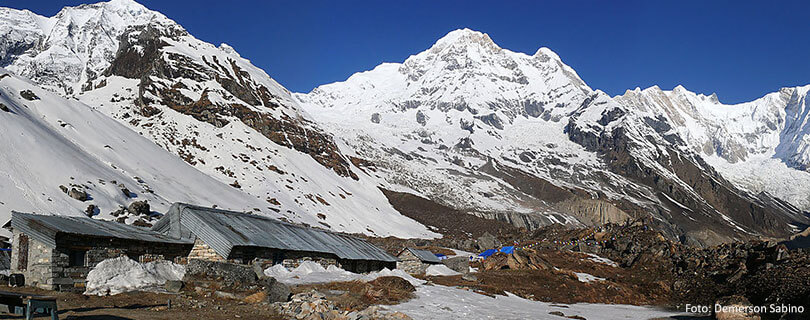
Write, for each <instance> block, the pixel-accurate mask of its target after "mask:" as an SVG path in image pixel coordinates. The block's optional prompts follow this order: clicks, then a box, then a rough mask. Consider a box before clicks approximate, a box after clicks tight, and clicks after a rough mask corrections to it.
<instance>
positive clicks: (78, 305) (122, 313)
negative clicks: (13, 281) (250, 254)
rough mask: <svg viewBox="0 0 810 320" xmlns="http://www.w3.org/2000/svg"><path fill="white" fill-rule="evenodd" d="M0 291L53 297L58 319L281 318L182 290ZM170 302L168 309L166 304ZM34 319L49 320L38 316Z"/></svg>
mask: <svg viewBox="0 0 810 320" xmlns="http://www.w3.org/2000/svg"><path fill="white" fill-rule="evenodd" d="M0 290H3V291H12V292H25V293H36V294H43V295H50V296H56V297H57V298H58V300H57V304H58V308H59V319H76V320H79V319H82V320H91V319H92V320H101V319H104V320H127V319H138V320H175V319H212V320H220V319H221V320H232V319H284V318H282V317H280V316H277V315H276V314H275V313H274V312H273V311H272V310H271V308H270V305H269V304H263V303H255V304H250V303H246V302H243V301H236V300H231V299H227V298H217V297H215V296H213V295H206V294H199V293H197V292H194V291H193V290H191V291H184V292H181V293H180V294H163V293H149V292H131V293H122V294H118V295H114V296H105V297H98V296H85V295H82V294H78V293H67V292H53V291H46V290H41V289H37V288H29V287H24V288H12V287H7V286H5V285H0ZM169 301H171V308H169V307H168V303H169ZM0 319H24V317H23V316H16V315H10V314H0ZM36 319H50V317H45V316H44V315H40V316H38V317H36Z"/></svg>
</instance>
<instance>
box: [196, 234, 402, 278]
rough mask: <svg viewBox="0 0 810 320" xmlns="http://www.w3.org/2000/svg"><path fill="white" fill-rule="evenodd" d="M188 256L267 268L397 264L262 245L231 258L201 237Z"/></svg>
mask: <svg viewBox="0 0 810 320" xmlns="http://www.w3.org/2000/svg"><path fill="white" fill-rule="evenodd" d="M188 258H189V259H199V260H207V261H217V262H231V263H240V264H250V263H254V262H259V263H260V264H261V265H262V267H263V268H266V267H268V266H272V265H276V264H281V265H283V266H284V267H285V268H287V269H290V270H292V269H295V268H297V267H298V266H300V265H301V264H302V263H304V262H305V261H312V262H315V263H317V264H320V265H321V266H323V267H324V268H327V267H329V266H337V267H340V268H343V269H345V270H348V271H352V272H357V273H363V272H370V271H378V270H382V269H383V268H389V269H393V268H395V267H396V264H395V263H393V262H390V263H388V262H383V261H366V260H346V259H339V258H338V257H337V256H335V255H333V254H328V253H318V252H306V251H286V250H277V249H270V248H261V247H234V248H233V249H232V250H231V254H230V256H228V259H224V258H223V257H222V256H220V255H219V254H217V253H216V251H214V250H213V249H211V247H210V246H208V245H207V244H205V243H204V242H202V241H201V240H200V239H197V240H196V241H195V243H194V248H193V249H192V250H191V253H190V254H189V256H188Z"/></svg>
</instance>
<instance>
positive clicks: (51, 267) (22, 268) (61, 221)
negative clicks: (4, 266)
mask: <svg viewBox="0 0 810 320" xmlns="http://www.w3.org/2000/svg"><path fill="white" fill-rule="evenodd" d="M7 227H9V228H10V229H11V231H12V234H13V238H12V248H13V250H12V254H11V273H20V274H23V275H24V276H25V283H26V285H31V286H36V287H40V288H43V289H47V290H60V291H84V284H85V281H86V278H87V273H88V272H90V270H91V269H92V268H93V267H95V266H96V265H97V264H98V263H99V262H101V261H104V260H105V259H110V258H116V257H120V256H128V257H129V258H131V259H133V260H136V261H140V262H146V261H152V260H160V259H167V260H172V259H175V258H182V257H186V256H188V254H189V252H190V251H191V248H192V246H193V244H194V242H193V241H189V240H187V239H179V238H171V237H168V236H166V235H163V234H160V233H157V232H154V231H151V230H149V229H145V228H140V227H135V226H131V225H127V224H123V223H118V222H113V221H104V220H95V219H92V218H87V217H74V216H49V215H38V214H26V213H20V212H12V213H11V221H10V225H7Z"/></svg>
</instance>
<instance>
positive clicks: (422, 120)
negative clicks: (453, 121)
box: [416, 111, 428, 127]
mask: <svg viewBox="0 0 810 320" xmlns="http://www.w3.org/2000/svg"><path fill="white" fill-rule="evenodd" d="M427 119H428V117H427V116H426V115H425V114H424V113H422V111H417V112H416V123H418V124H420V125H422V126H423V127H424V126H425V125H426V124H427Z"/></svg>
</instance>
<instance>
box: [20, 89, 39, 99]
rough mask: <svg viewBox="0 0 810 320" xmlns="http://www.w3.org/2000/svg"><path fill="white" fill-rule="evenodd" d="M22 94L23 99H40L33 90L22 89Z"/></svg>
mask: <svg viewBox="0 0 810 320" xmlns="http://www.w3.org/2000/svg"><path fill="white" fill-rule="evenodd" d="M20 96H21V97H23V99H25V100H28V101H34V100H39V97H37V95H36V94H35V93H34V92H33V91H31V90H23V91H20Z"/></svg>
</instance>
